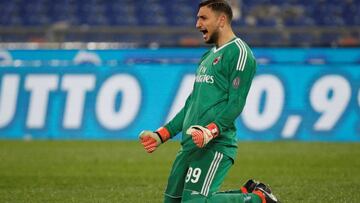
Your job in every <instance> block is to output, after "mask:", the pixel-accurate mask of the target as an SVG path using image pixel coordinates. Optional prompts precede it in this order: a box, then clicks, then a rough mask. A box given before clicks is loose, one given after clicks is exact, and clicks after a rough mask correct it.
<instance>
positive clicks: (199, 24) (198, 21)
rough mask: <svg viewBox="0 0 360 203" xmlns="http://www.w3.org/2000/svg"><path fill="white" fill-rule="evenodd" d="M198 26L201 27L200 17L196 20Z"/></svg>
mask: <svg viewBox="0 0 360 203" xmlns="http://www.w3.org/2000/svg"><path fill="white" fill-rule="evenodd" d="M196 28H197V29H200V28H201V22H200V20H199V19H198V20H197V21H196Z"/></svg>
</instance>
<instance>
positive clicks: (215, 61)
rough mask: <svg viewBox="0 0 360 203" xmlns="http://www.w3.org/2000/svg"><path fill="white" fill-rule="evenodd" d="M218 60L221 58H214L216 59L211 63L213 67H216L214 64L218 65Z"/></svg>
mask: <svg viewBox="0 0 360 203" xmlns="http://www.w3.org/2000/svg"><path fill="white" fill-rule="evenodd" d="M220 59H221V56H218V57H216V58H215V59H214V61H213V63H212V64H213V66H214V65H216V64H218V63H219V61H220Z"/></svg>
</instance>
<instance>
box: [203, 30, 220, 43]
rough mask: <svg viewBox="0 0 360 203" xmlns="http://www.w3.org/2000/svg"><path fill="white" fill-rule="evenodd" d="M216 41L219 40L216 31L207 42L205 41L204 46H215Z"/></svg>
mask: <svg viewBox="0 0 360 203" xmlns="http://www.w3.org/2000/svg"><path fill="white" fill-rule="evenodd" d="M218 39H219V32H218V31H216V32H214V33H213V34H212V35H211V36H210V37H209V40H207V41H206V42H205V43H206V44H215V43H216V42H217V41H218Z"/></svg>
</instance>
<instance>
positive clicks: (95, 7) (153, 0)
mask: <svg viewBox="0 0 360 203" xmlns="http://www.w3.org/2000/svg"><path fill="white" fill-rule="evenodd" d="M233 1H234V2H236V3H235V4H234V9H235V11H236V12H235V13H236V15H235V16H236V18H235V20H234V22H233V24H234V27H235V30H236V32H237V33H238V34H239V35H240V36H242V37H243V39H244V40H246V41H247V42H249V44H251V45H252V46H297V47H299V46H300V47H304V46H305V47H310V46H327V47H330V46H332V47H336V46H357V45H359V38H360V33H359V32H360V31H359V30H360V29H359V26H360V13H359V10H360V2H359V1H358V0H242V1H241V0H233ZM197 5H198V1H193V0H178V1H166V0H137V1H132V0H86V1H85V0H58V1H51V0H12V1H5V0H1V1H0V12H1V15H2V17H1V19H0V26H1V29H0V41H1V42H126V43H132V44H133V45H134V46H148V45H149V44H151V45H154V44H153V43H156V44H158V45H160V46H198V45H199V44H202V39H201V36H200V35H199V34H198V32H197V31H196V30H195V29H194V26H195V20H196V17H195V16H196V12H197V9H196V8H197Z"/></svg>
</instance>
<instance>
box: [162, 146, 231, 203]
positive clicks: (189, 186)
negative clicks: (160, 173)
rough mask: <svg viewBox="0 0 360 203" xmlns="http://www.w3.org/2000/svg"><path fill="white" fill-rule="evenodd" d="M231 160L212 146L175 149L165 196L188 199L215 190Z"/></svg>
mask: <svg viewBox="0 0 360 203" xmlns="http://www.w3.org/2000/svg"><path fill="white" fill-rule="evenodd" d="M233 162H234V161H233V160H232V159H231V158H230V157H228V156H226V155H224V154H222V153H220V152H217V151H215V150H212V149H206V148H203V149H195V150H192V151H179V152H178V154H177V155H176V159H175V161H174V164H173V166H172V169H171V172H170V176H169V179H168V185H167V187H166V190H165V196H166V197H167V198H173V199H182V200H185V199H188V198H191V197H189V196H199V195H202V196H205V197H207V196H209V195H211V194H212V193H214V192H217V191H218V190H219V188H220V186H221V183H222V182H223V181H224V178H225V176H226V174H227V172H228V171H229V169H230V167H231V166H232V165H233ZM185 197H186V198H185Z"/></svg>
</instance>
